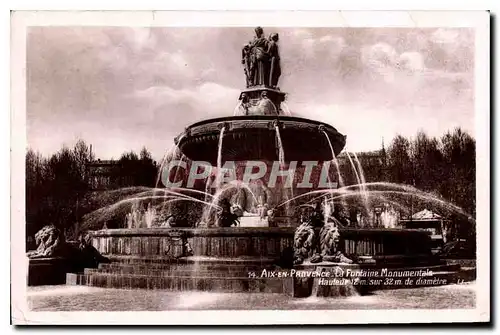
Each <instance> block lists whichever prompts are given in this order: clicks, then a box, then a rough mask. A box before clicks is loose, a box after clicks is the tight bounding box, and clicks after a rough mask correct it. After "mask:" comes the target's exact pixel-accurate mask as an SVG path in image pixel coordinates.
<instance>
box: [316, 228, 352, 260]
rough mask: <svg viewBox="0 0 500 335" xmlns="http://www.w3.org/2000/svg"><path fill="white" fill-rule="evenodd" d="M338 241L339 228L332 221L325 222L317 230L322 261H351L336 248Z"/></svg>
mask: <svg viewBox="0 0 500 335" xmlns="http://www.w3.org/2000/svg"><path fill="white" fill-rule="evenodd" d="M339 241H340V233H339V229H338V228H337V227H336V225H335V224H334V223H332V222H328V223H326V224H325V225H324V226H323V227H322V228H321V230H320V232H319V247H320V252H321V257H322V259H323V260H324V261H328V262H335V263H352V260H350V259H349V258H347V257H345V256H344V255H343V254H342V252H341V251H340V250H339V248H338V244H339Z"/></svg>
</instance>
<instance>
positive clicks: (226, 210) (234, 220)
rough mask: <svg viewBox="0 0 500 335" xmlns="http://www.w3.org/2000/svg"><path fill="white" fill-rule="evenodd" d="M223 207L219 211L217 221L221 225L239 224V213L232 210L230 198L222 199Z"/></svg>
mask: <svg viewBox="0 0 500 335" xmlns="http://www.w3.org/2000/svg"><path fill="white" fill-rule="evenodd" d="M219 206H220V207H221V209H220V210H219V211H218V212H217V223H218V226H219V227H231V226H233V225H234V226H237V225H238V215H237V214H234V213H233V212H232V211H231V203H230V202H229V200H228V199H226V198H224V199H222V201H221V203H220V205H219Z"/></svg>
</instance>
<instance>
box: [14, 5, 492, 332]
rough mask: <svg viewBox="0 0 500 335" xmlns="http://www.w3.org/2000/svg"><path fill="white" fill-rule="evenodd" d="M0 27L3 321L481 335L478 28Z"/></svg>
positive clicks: (468, 19) (482, 95)
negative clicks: (8, 292)
mask: <svg viewBox="0 0 500 335" xmlns="http://www.w3.org/2000/svg"><path fill="white" fill-rule="evenodd" d="M15 14H19V15H17V16H16V15H13V17H12V22H13V23H12V24H13V30H14V31H15V34H14V35H13V42H12V43H13V48H14V52H16V50H17V54H16V53H14V54H13V55H17V57H15V58H16V63H15V64H17V65H13V76H15V75H17V77H16V78H17V80H15V81H13V85H14V86H13V88H15V87H17V88H18V90H16V89H13V93H12V94H15V95H16V97H18V98H16V99H14V100H13V103H14V104H16V101H17V102H19V103H18V104H17V105H16V106H17V107H13V108H12V128H13V134H16V137H13V141H12V155H13V156H12V157H13V165H12V169H13V170H12V184H13V185H16V186H15V189H16V190H15V191H14V188H13V191H12V192H13V193H12V198H11V201H12V204H11V206H12V209H13V216H12V222H11V229H12V230H13V233H12V240H11V245H12V248H13V249H12V260H11V262H12V265H11V266H12V271H16V272H17V273H18V275H16V276H13V279H12V280H13V284H12V285H13V286H12V290H13V299H14V300H15V301H23V302H22V303H20V304H19V305H16V306H17V307H16V306H14V307H13V308H14V309H15V310H16V311H14V312H13V313H14V316H17V317H18V318H17V319H14V321H13V322H14V323H22V324H30V323H32V324H39V323H41V322H47V323H50V322H53V323H58V322H69V323H71V321H69V320H70V319H68V318H70V317H71V315H73V314H72V313H73V312H80V313H79V314H75V317H74V318H75V319H74V320H75V322H76V323H79V322H83V323H87V322H88V323H92V322H102V323H106V321H105V320H106V317H107V315H108V313H113V312H141V313H145V314H141V315H146V316H148V315H150V316H153V315H156V316H157V317H158V318H160V320H159V321H158V320H157V321H154V323H156V324H158V323H162V322H163V323H166V324H196V323H198V322H199V323H204V322H207V321H206V318H204V317H203V315H204V314H203V313H208V312H214V311H218V313H222V314H218V315H219V316H218V317H217V318H216V319H211V320H210V321H208V323H211V324H214V323H215V324H227V323H240V324H252V323H254V322H257V323H285V324H286V323H303V324H307V323H320V324H325V323H341V324H348V323H360V322H361V323H377V322H391V317H394V319H392V320H394V321H393V322H398V321H399V322H401V320H403V319H404V320H406V321H403V322H411V321H414V322H452V321H461V320H463V321H488V320H489V317H490V316H489V271H490V270H489V253H490V250H489V248H490V247H489V229H490V228H489V227H490V212H489V211H490V209H489V187H490V185H489V175H490V171H489V113H490V112H489V96H488V95H487V92H489V79H488V71H489V67H488V64H489V54H490V53H489V38H488V35H489V20H490V17H489V13H488V12H487V11H484V12H481V11H477V12H472V11H471V12H462V13H460V14H457V13H453V12H450V13H448V14H443V13H432V12H415V13H412V12H391V13H385V14H384V12H381V13H377V12H368V13H367V12H365V13H363V15H361V13H355V12H351V13H348V12H346V13H340V14H339V13H334V12H332V13H327V12H322V13H315V12H310V13H286V12H283V13H277V12H274V13H264V14H258V13H254V14H251V13H245V12H227V13H220V12H211V13H203V12H200V13H198V14H192V13H190V14H186V13H184V14H185V15H182V14H183V13H168V12H167V13H163V15H164V16H163V19H165V20H163V21H162V14H161V12H158V13H154V15H156V16H155V19H154V21H151V23H150V24H147V22H148V20H149V19H148V16H146V18H145V14H148V13H134V12H129V13H126V14H123V15H124V16H123V18H125V17H127V18H129V19H127V20H125V19H120V20H117V21H119V22H118V23H116V22H114V21H113V20H114V19H116V16H117V15H118V14H117V13H115V16H113V15H112V14H109V13H108V14H106V13H105V12H99V13H96V14H95V20H96V21H95V22H94V21H92V20H89V19H88V18H89V17H93V16H92V15H88V13H87V15H86V16H85V17H84V18H85V20H84V19H83V18H82V17H81V16H78V13H77V12H73V13H64V12H61V13H58V14H57V15H55V16H51V15H50V13H42V12H38V13H37V12H33V13H15ZM134 14H135V15H137V20H136V21H134ZM358 14H359V15H358ZM190 15H191V16H192V15H199V20H196V22H197V23H196V25H195V24H194V23H193V22H194V21H193V19H192V17H191V16H190ZM443 15H444V16H445V18H443ZM174 16H175V17H176V18H175V19H172V18H173V17H174ZM168 18H171V20H169V19H168ZM32 19H33V20H32ZM30 20H31V21H30ZM51 20H53V21H51ZM391 20H392V21H391ZM30 22H33V23H30ZM51 22H54V23H53V24H51ZM127 22H129V23H130V25H127ZM336 22H340V23H336ZM342 22H343V23H342ZM346 22H347V23H346ZM16 28H18V29H17V30H16ZM16 48H17V49H16ZM16 85H17V86H16ZM16 129H17V131H18V132H17V133H16ZM24 135H25V136H24ZM24 137H25V138H24ZM15 278H21V279H22V281H17V280H15ZM21 306H22V307H21ZM21 310H22V311H23V313H22V314H19V313H21V312H19V311H21ZM166 311H169V313H162V314H154V313H153V312H166ZM353 311H356V313H355V315H353V313H352V312H353ZM46 312H53V313H51V314H47V313H46ZM68 312H71V313H69V314H67V313H68ZM85 312H97V313H95V315H98V318H97V319H96V318H94V319H92V318H90V317H86V318H84V319H80V320H79V321H76V320H77V316H76V315H85ZM174 312H179V313H180V312H182V313H183V314H182V315H183V317H182V318H181V317H179V318H177V317H174V315H177V314H170V313H174ZM243 312H252V313H253V312H258V313H267V312H269V313H283V314H279V315H282V316H283V317H279V318H275V319H274V321H273V318H272V317H271V315H273V314H268V315H269V317H267V319H262V318H260V317H258V316H257V315H260V314H247V317H246V318H245V317H244V316H242V314H241V313H243ZM64 313H66V314H64ZM226 313H227V314H226ZM231 313H234V314H231ZM287 313H296V314H287ZM301 313H302V314H301ZM323 313H325V314H323ZM362 313H367V314H366V315H367V317H366V318H364V317H361V315H364V314H362ZM398 313H400V314H401V316H399V317H398V315H399V314H398ZM425 313H427V314H425ZM49 315H51V316H49ZM57 315H60V316H61V320H59V321H54V320H55V319H54V318H57ZM63 315H64V317H63ZM124 315H131V317H129V318H128V320H124V322H126V323H130V324H132V323H133V324H144V323H148V322H153V321H148V320H149V319H148V318H147V317H145V318H142V317H138V316H137V317H135V319H134V316H133V314H124ZM179 315H181V314H179ZM212 315H213V314H212ZM232 315H234V316H232ZM277 315H278V314H277ZM285 315H290V316H289V317H285ZM291 315H297V317H295V316H291ZM391 315H392V316H391ZM425 315H427V316H425ZM413 316H414V318H413ZM122 317H123V319H125V317H124V316H122ZM198 317H200V318H199V319H198ZM71 318H72V317H71ZM306 318H307V319H306ZM50 320H52V321H50ZM82 320H84V321H82ZM203 320H205V321H203ZM266 320H267V321H266ZM287 320H288V321H287ZM291 320H293V321H291Z"/></svg>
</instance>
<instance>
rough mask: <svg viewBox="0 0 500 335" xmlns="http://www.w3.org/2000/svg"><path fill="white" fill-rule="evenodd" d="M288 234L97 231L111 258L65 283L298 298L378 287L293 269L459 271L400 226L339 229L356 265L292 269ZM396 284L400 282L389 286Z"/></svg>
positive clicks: (445, 274) (439, 274) (421, 235)
mask: <svg viewBox="0 0 500 335" xmlns="http://www.w3.org/2000/svg"><path fill="white" fill-rule="evenodd" d="M294 231H295V229H294V228H293V227H265V228H263V227H249V228H244V227H235V228H201V229H200V228H198V229H189V228H184V229H175V228H156V229H155V228H151V229H106V230H100V231H95V232H92V234H91V237H92V241H93V246H94V247H95V248H96V249H97V250H98V251H99V252H100V253H101V254H103V255H105V256H106V257H107V258H109V259H110V260H111V263H109V264H100V265H99V268H98V269H86V270H85V271H84V273H79V274H72V273H70V274H68V276H67V283H68V284H73V285H89V286H99V287H112V288H143V289H161V290H181V291H187V290H203V291H217V292H247V293H250V292H268V293H285V294H289V295H293V296H296V297H304V296H310V295H318V296H339V295H341V296H345V295H352V294H359V293H363V292H366V291H369V290H372V289H380V288H384V287H383V285H380V283H379V284H377V283H374V284H373V285H372V284H370V285H369V283H368V282H367V283H366V284H363V285H354V284H353V282H352V281H350V282H347V283H345V284H344V285H322V284H321V283H320V282H319V278H312V277H309V278H296V277H293V276H290V273H291V271H292V270H296V271H298V270H303V271H319V272H322V271H323V272H324V271H330V272H333V270H334V269H336V268H339V267H340V268H342V269H344V270H346V269H351V270H352V269H357V270H371V271H380V269H383V268H386V269H393V270H395V271H400V270H419V269H432V271H435V276H434V277H435V278H438V279H440V278H445V282H450V280H451V281H453V280H454V279H453V278H456V276H457V275H458V274H459V270H460V269H459V268H460V266H448V265H446V264H445V263H443V262H442V261H440V260H439V259H437V258H436V257H434V256H432V254H431V253H430V245H429V244H428V241H429V239H428V233H426V232H423V231H416V230H403V229H342V230H341V231H340V235H341V239H340V249H341V251H342V252H343V253H344V254H346V255H347V256H348V257H350V258H353V259H355V260H356V262H355V263H354V264H344V263H332V262H321V263H319V264H312V263H308V262H305V263H304V264H301V265H295V266H294V265H292V264H291V262H290V261H291V259H292V256H293V240H294ZM186 242H187V243H188V244H189V246H190V248H187V247H186V245H187V244H186ZM191 251H192V252H191ZM193 253H194V255H196V256H192V254H193ZM264 270H266V271H267V273H272V272H276V273H279V272H283V273H287V275H284V276H283V277H280V276H278V275H276V276H271V277H268V276H266V275H263V273H265V272H263V271H264ZM434 277H433V278H434ZM375 279H377V280H379V279H381V278H379V277H376V278H375ZM382 279H383V278H382ZM439 283H442V281H439ZM402 287H405V285H403V284H402V285H400V286H394V287H392V288H402Z"/></svg>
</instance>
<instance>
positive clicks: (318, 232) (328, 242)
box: [293, 201, 353, 264]
mask: <svg viewBox="0 0 500 335" xmlns="http://www.w3.org/2000/svg"><path fill="white" fill-rule="evenodd" d="M324 210H325V211H328V210H329V206H325V209H324ZM329 214H330V213H327V215H325V213H324V212H323V209H322V208H321V202H319V201H318V202H316V204H315V206H314V209H313V211H312V212H311V213H310V214H305V213H303V214H302V215H301V218H300V221H301V224H300V225H299V226H298V227H297V229H296V230H295V234H294V239H293V249H294V264H302V263H303V262H304V261H306V260H309V261H310V262H311V263H319V262H321V261H327V262H335V263H352V262H353V261H352V260H351V259H349V258H347V257H346V256H345V255H344V254H343V253H342V252H341V251H340V249H339V247H338V245H339V242H340V233H339V229H338V227H337V224H336V223H335V222H331V221H329V220H328V218H329V217H330V215H329Z"/></svg>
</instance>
